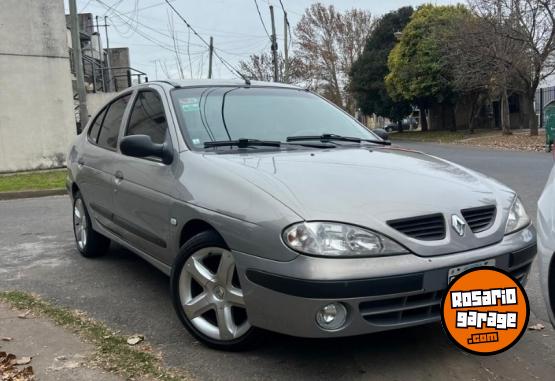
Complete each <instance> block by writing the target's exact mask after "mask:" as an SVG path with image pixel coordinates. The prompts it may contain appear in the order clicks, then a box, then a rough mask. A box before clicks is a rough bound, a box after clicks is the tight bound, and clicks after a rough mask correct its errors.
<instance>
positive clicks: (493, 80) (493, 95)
mask: <svg viewBox="0 0 555 381" xmlns="http://www.w3.org/2000/svg"><path fill="white" fill-rule="evenodd" d="M461 21H462V22H461V23H459V24H458V25H457V26H456V28H454V29H452V30H446V31H445V36H444V37H443V39H444V40H445V41H449V44H448V45H447V44H446V45H444V46H443V49H442V55H443V57H444V60H445V62H447V64H448V67H449V68H450V70H451V74H452V78H453V80H452V85H453V87H454V89H455V91H456V92H457V93H461V94H466V95H469V96H470V97H471V98H472V100H473V102H472V107H471V112H470V120H469V126H470V128H471V130H472V126H473V119H474V118H475V117H476V114H477V112H478V111H479V110H480V108H481V106H482V105H483V103H485V101H486V100H487V99H499V100H500V106H501V107H500V111H501V128H502V130H503V133H504V134H507V135H508V134H511V126H510V125H511V123H510V114H509V109H508V96H509V94H511V93H515V92H522V91H525V88H526V85H525V83H524V82H523V81H522V80H521V78H520V76H519V72H520V71H522V70H526V69H525V68H526V67H528V66H529V62H528V58H527V57H526V56H525V55H523V54H522V52H523V49H524V46H523V44H522V42H521V41H518V40H514V39H511V38H507V37H506V36H505V35H503V34H501V33H497V32H496V31H499V30H502V29H504V28H506V27H507V25H506V24H505V23H504V22H503V21H502V20H498V21H497V22H492V20H486V19H484V18H483V17H477V16H469V17H467V18H465V19H464V20H461Z"/></svg>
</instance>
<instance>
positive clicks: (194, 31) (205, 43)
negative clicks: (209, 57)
mask: <svg viewBox="0 0 555 381" xmlns="http://www.w3.org/2000/svg"><path fill="white" fill-rule="evenodd" d="M165 1H166V3H167V4H168V6H169V7H170V8H171V9H172V10H173V11H174V12H175V14H176V15H177V16H178V17H179V18H180V19H181V20H182V21H183V22H184V23H185V25H187V28H189V29H190V30H191V32H193V34H194V35H195V36H197V37H198V38H199V40H201V41H202V42H203V43H204V45H206V47H208V48H210V44H209V43H208V42H207V41H206V40H205V39H204V38H203V37H202V36H201V35H200V34H198V33H197V31H196V30H195V29H194V28H193V27H192V26H191V24H189V22H188V21H187V20H186V19H185V17H183V16H182V15H181V13H179V11H178V10H177V9H175V7H174V6H173V5H172V4H171V3H170V2H169V1H168V0H165ZM214 55H215V56H216V58H218V59H219V60H220V62H221V63H222V64H223V65H224V66H225V67H226V68H227V70H229V71H230V72H232V73H234V74H237V75H239V77H240V78H242V79H243V80H245V81H248V79H247V78H246V77H245V76H244V75H243V74H242V73H241V72H240V71H239V70H237V69H236V68H235V67H234V66H233V65H231V64H230V63H229V62H227V61H226V60H225V59H223V58H222V57H221V56H220V55H219V54H218V53H217V52H216V51H215V50H214Z"/></svg>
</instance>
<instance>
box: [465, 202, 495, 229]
mask: <svg viewBox="0 0 555 381" xmlns="http://www.w3.org/2000/svg"><path fill="white" fill-rule="evenodd" d="M495 212H496V207H495V205H489V206H481V207H478V208H470V209H464V210H461V214H462V215H463V217H464V219H465V220H466V223H467V224H468V227H469V228H470V230H472V232H474V233H478V232H481V231H484V230H487V229H488V228H489V227H490V226H491V225H492V224H493V221H495Z"/></svg>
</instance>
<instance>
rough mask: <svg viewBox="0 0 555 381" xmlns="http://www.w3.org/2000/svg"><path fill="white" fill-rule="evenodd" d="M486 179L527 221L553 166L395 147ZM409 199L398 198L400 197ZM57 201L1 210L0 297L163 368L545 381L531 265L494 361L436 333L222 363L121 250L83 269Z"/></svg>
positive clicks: (224, 358) (450, 149)
mask: <svg viewBox="0 0 555 381" xmlns="http://www.w3.org/2000/svg"><path fill="white" fill-rule="evenodd" d="M400 145H402V146H405V147H408V148H414V149H418V150H421V151H424V152H428V153H430V154H433V155H436V156H440V157H443V158H446V159H448V160H451V161H454V162H456V163H459V164H462V165H465V166H468V167H470V168H472V169H475V170H477V171H480V172H483V173H485V174H487V175H489V176H492V177H494V178H496V179H498V180H500V181H501V182H504V183H506V184H507V185H509V186H511V187H512V188H514V189H515V190H516V191H518V192H519V193H520V194H521V197H522V199H523V202H524V204H525V206H526V208H527V210H528V212H529V214H530V215H531V216H533V217H534V218H535V214H536V203H537V200H538V197H539V195H540V193H541V190H542V189H543V186H544V184H545V181H546V180H547V176H548V173H549V171H550V169H551V167H552V165H553V160H552V157H551V155H547V154H543V153H524V152H510V151H492V150H485V149H478V148H470V147H466V146H456V145H437V144H415V143H410V144H409V143H407V144H400ZM409 191H410V190H408V189H407V192H409ZM71 229H72V227H71V208H70V204H69V200H68V198H67V197H65V196H56V197H47V198H38V199H25V200H15V201H0V290H8V289H19V290H26V291H31V292H35V293H37V294H39V295H41V296H42V297H44V298H45V299H47V300H50V301H53V302H55V303H57V304H60V305H64V306H67V307H70V308H75V309H79V310H83V311H85V312H87V313H88V314H89V316H91V317H93V318H95V319H99V320H102V321H104V322H106V323H107V324H108V325H109V326H110V327H112V328H114V329H117V330H121V332H122V333H123V334H133V333H140V334H144V335H145V337H146V340H147V341H149V342H150V343H151V344H152V345H153V347H154V348H155V349H157V350H159V351H160V352H161V353H162V355H163V359H164V361H165V362H166V364H167V365H168V366H176V367H183V368H186V369H188V370H189V372H190V373H192V374H194V375H196V376H197V377H198V378H199V379H206V380H221V379H225V380H245V379H265V380H266V379H270V380H298V379H302V380H312V379H314V380H327V379H330V380H331V379H333V380H347V379H349V380H350V379H360V380H371V379H375V380H447V379H453V380H501V379H502V380H534V379H535V380H554V379H555V332H554V331H553V329H552V328H551V327H550V326H549V324H548V323H547V322H546V319H547V317H546V312H545V306H544V303H543V299H542V296H541V292H540V290H539V283H538V269H537V263H536V264H535V265H534V267H533V273H532V276H531V279H530V281H529V283H528V285H527V292H528V294H529V297H530V302H531V310H532V314H531V317H530V323H531V324H535V323H538V322H540V323H542V324H544V325H545V326H546V328H545V329H544V330H542V331H528V332H527V333H526V334H525V335H524V337H523V338H522V340H521V341H520V342H519V343H518V344H517V345H515V346H514V347H513V348H512V349H510V350H509V351H507V352H505V353H502V354H499V355H495V356H486V357H483V356H475V355H470V354H466V353H463V352H461V351H460V350H459V349H457V348H456V347H455V346H454V345H452V344H451V343H450V342H449V341H448V339H447V338H446V337H445V335H444V333H443V331H442V329H441V326H440V324H432V325H428V326H421V327H416V328H410V329H404V330H399V331H393V332H384V333H379V334H373V335H366V336H360V337H355V338H345V339H333V340H313V339H311V340H309V339H298V338H292V337H287V336H283V335H277V334H270V335H269V336H268V338H267V340H266V341H265V342H264V344H263V345H262V346H261V347H260V348H258V349H256V350H253V351H249V352H243V353H226V352H218V351H214V350H210V349H207V348H205V347H204V346H202V345H201V344H199V343H198V342H196V341H195V340H193V339H192V338H191V337H190V336H189V335H188V334H187V332H186V331H185V329H184V328H183V327H182V326H181V324H180V322H179V321H178V319H177V317H176V315H175V313H174V311H173V308H172V305H171V301H170V296H169V287H168V286H169V281H168V278H167V277H166V276H165V275H163V274H162V273H160V272H159V271H157V270H156V269H155V268H153V267H151V266H150V265H148V264H147V263H146V262H144V261H143V260H141V259H140V258H138V257H136V256H135V255H133V254H132V253H130V252H128V251H127V250H124V249H122V248H121V247H116V246H115V245H113V247H112V248H111V251H110V253H109V255H106V256H105V257H103V258H99V259H93V260H91V259H85V258H82V257H80V256H79V254H78V253H77V250H76V249H75V247H74V243H73V237H72V231H71Z"/></svg>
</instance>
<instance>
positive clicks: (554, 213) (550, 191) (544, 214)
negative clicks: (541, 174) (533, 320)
mask: <svg viewBox="0 0 555 381" xmlns="http://www.w3.org/2000/svg"><path fill="white" fill-rule="evenodd" d="M538 253H539V257H540V272H541V274H540V279H541V280H540V281H541V285H542V289H543V295H544V299H545V301H546V303H547V312H548V315H549V319H550V320H551V323H552V324H553V325H554V326H555V260H553V258H554V255H555V166H554V167H553V169H552V170H551V175H550V176H549V179H548V180H547V184H546V186H545V189H544V191H543V193H542V195H541V197H540V199H539V201H538Z"/></svg>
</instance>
